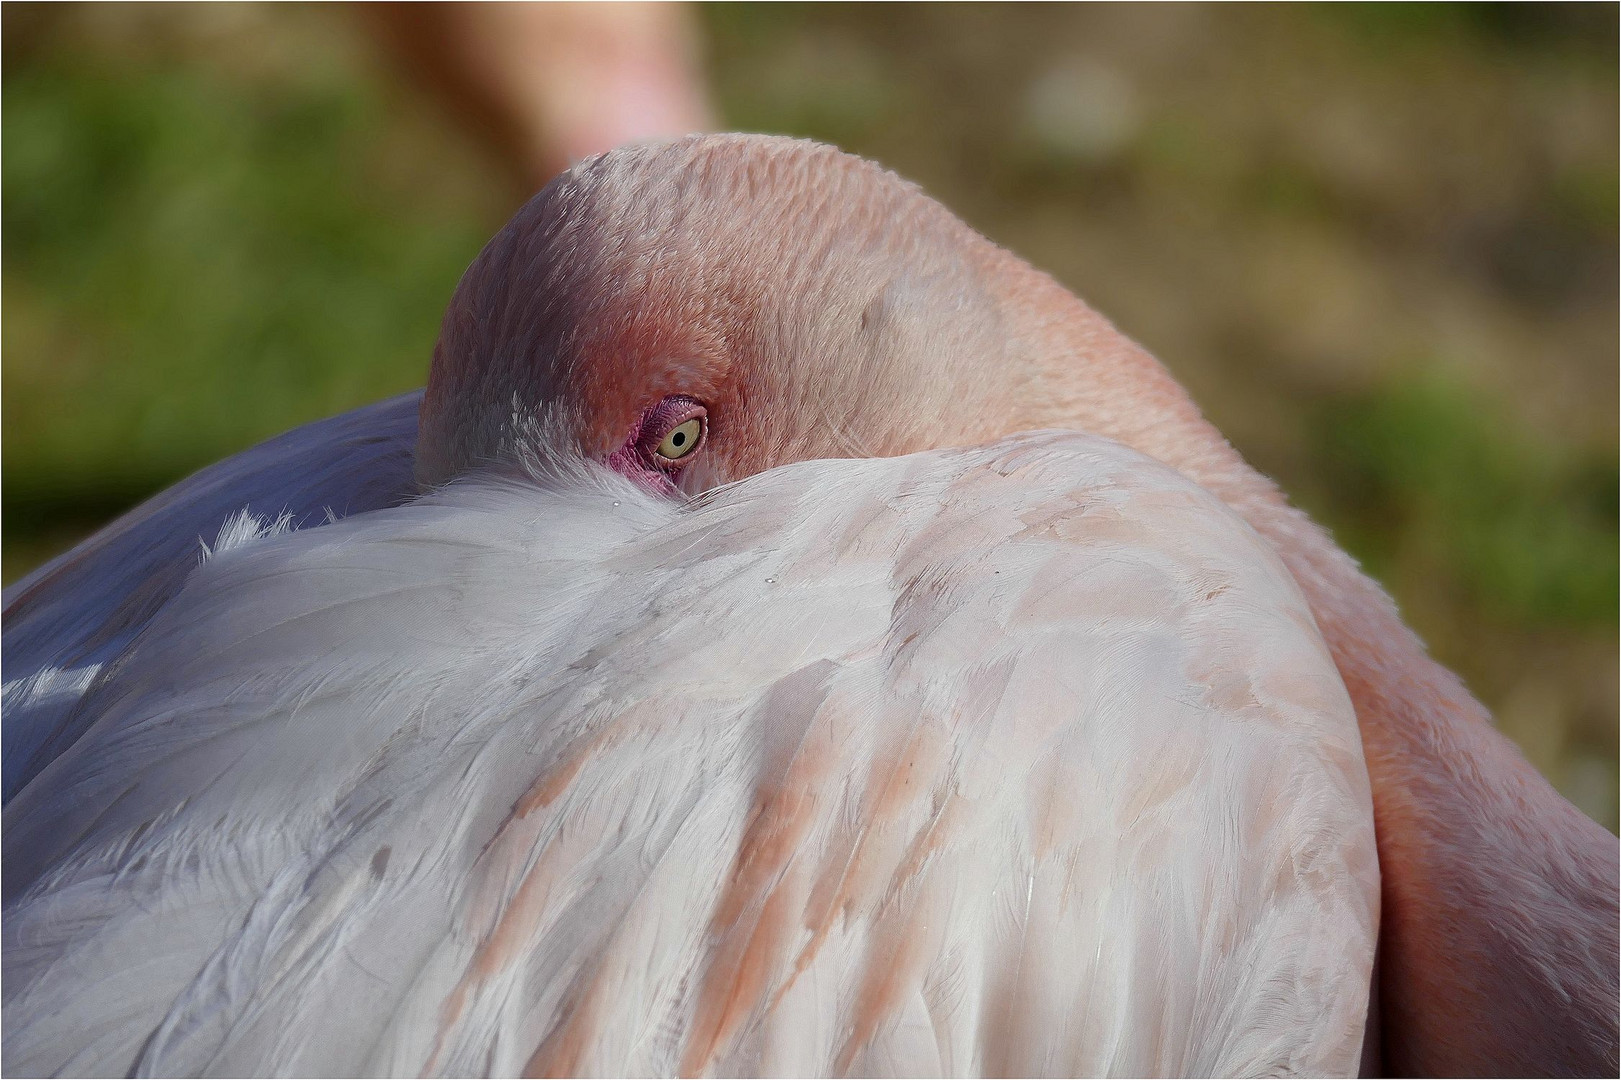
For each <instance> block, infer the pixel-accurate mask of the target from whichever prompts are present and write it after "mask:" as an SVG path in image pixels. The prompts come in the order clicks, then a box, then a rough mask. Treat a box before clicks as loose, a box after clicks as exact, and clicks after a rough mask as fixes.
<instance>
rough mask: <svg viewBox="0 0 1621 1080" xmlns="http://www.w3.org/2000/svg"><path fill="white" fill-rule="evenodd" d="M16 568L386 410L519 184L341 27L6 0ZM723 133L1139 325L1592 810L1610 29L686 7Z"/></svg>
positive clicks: (1362, 19) (8, 469) (1603, 527)
mask: <svg viewBox="0 0 1621 1080" xmlns="http://www.w3.org/2000/svg"><path fill="white" fill-rule="evenodd" d="M0 14H3V18H4V31H5V32H4V48H5V64H4V94H3V98H0V110H3V136H4V151H5V153H4V155H3V159H0V168H3V214H4V232H3V256H4V262H3V274H0V296H3V302H4V312H5V316H6V318H5V320H4V324H3V328H0V335H3V338H0V340H3V349H4V369H3V391H4V393H3V399H0V412H3V443H4V446H3V449H4V455H3V492H0V495H3V508H0V512H3V520H4V531H3V540H4V543H3V555H4V576H5V579H6V580H7V581H11V580H13V579H15V578H16V577H17V576H19V575H20V574H21V573H23V572H26V570H28V569H29V568H30V567H32V566H34V565H36V564H37V563H38V562H40V561H42V560H43V559H44V558H47V557H49V556H50V555H51V554H54V553H55V552H56V551H58V550H61V549H62V548H64V547H65V546H67V545H69V544H71V543H72V542H74V541H75V540H77V539H78V538H80V537H81V536H83V535H85V534H86V533H87V532H89V531H91V530H93V529H94V528H95V527H96V526H97V525H99V524H101V523H102V522H104V521H105V520H107V519H108V518H109V517H111V516H113V515H114V514H116V513H117V512H119V511H121V510H122V509H124V508H126V507H128V506H130V505H132V504H133V503H135V502H137V501H139V500H140V499H142V498H144V497H146V496H147V495H149V494H151V493H152V492H154V491H156V490H159V489H160V488H162V487H163V486H164V485H166V484H168V483H170V482H172V481H174V480H175V479H178V478H179V477H181V476H183V475H185V474H186V473H188V472H190V471H192V470H193V469H195V468H197V467H200V466H201V465H204V464H207V463H208V462H210V461H213V460H216V459H217V458H219V457H222V456H224V455H226V454H229V453H231V452H233V451H235V450H238V449H241V448H243V447H245V446H248V445H251V444H252V443H254V442H256V441H258V440H259V439H262V438H264V437H266V436H269V435H271V434H274V433H276V432H278V431H281V430H284V429H286V428H288V427H291V426H293V425H295V424H298V423H301V422H304V421H307V420H310V419H314V418H317V417H320V416H325V415H330V414H332V413H335V412H338V411H341V410H343V409H346V408H350V407H352V406H355V405H358V404H362V403H364V402H367V401H371V400H375V399H377V398H379V397H382V396H384V395H387V394H390V393H393V392H395V391H398V390H401V389H404V388H407V387H410V386H414V385H418V384H420V382H421V381H422V379H423V377H424V374H425V371H426V367H427V362H428V358H429V355H430V351H431V347H432V342H433V339H434V336H435V333H436V331H437V326H438V320H439V316H440V313H441V312H442V310H443V307H444V304H445V302H446V300H447V299H448V297H449V295H450V292H451V289H452V287H453V286H454V284H455V281H456V279H457V277H458V276H459V274H460V272H461V270H462V268H463V267H464V266H465V265H466V263H467V262H468V261H469V260H470V259H471V258H472V256H473V255H474V254H475V253H476V252H477V250H478V248H479V247H480V245H481V244H482V243H483V241H484V240H485V239H486V238H487V237H488V236H489V235H490V234H491V233H492V232H493V230H494V229H495V228H496V227H498V226H499V224H500V223H501V221H502V220H504V218H505V217H506V216H507V214H508V213H510V212H511V210H512V209H514V208H515V206H516V204H517V202H518V201H519V199H520V198H521V196H522V194H523V193H522V192H520V191H519V190H517V189H516V188H515V187H514V186H513V183H512V181H511V179H510V175H509V174H508V173H507V172H506V171H505V169H504V167H503V166H502V165H501V164H499V163H498V162H496V161H495V160H493V159H492V158H490V157H489V156H487V153H486V151H485V149H484V148H483V147H482V146H481V145H479V144H478V143H477V142H476V141H475V140H474V139H473V138H472V137H471V136H469V135H467V134H466V133H464V132H462V131H460V130H458V127H457V124H456V123H455V122H454V121H453V120H452V119H451V118H449V117H447V116H445V115H443V114H442V113H441V112H439V111H438V107H437V104H436V103H435V102H433V101H431V100H429V99H427V98H425V97H423V96H422V95H421V94H420V93H419V92H418V91H416V90H414V89H412V88H411V87H409V86H407V85H405V84H404V83H403V82H402V81H401V80H400V79H399V78H398V77H397V73H396V72H394V71H392V70H391V69H390V68H389V67H388V66H387V65H385V64H383V63H381V62H380V61H379V60H378V58H377V57H375V56H374V55H373V49H372V45H371V43H370V41H369V39H368V38H367V36H366V35H365V33H364V32H363V27H362V26H361V25H360V24H359V23H358V22H357V21H356V19H355V16H354V13H353V12H352V11H350V10H348V9H344V8H315V7H303V6H299V7H292V6H287V7H274V8H261V7H255V6H236V5H231V6H213V7H202V8H176V7H163V6H159V7H148V8H125V7H121V6H116V5H115V6H98V7H84V8H55V7H46V6H37V5H19V4H8V5H6V6H5V8H4V9H3V12H0ZM702 19H703V22H704V25H705V28H706V32H707V38H708V44H709V52H710V68H711V73H712V77H713V80H714V85H715V89H716V93H717V97H718V99H719V102H720V105H721V108H722V112H723V114H724V115H725V117H726V119H727V121H728V123H729V124H730V125H731V126H734V127H737V128H740V129H751V130H766V131H779V132H786V133H791V134H800V135H809V136H813V137H818V138H823V139H827V140H829V141H833V142H836V143H839V144H840V145H843V146H845V147H846V148H847V149H850V150H853V151H855V152H858V153H864V154H867V155H869V156H872V157H875V158H877V159H879V160H881V161H883V162H885V163H886V164H888V165H890V166H891V167H893V168H895V169H897V171H900V172H902V173H903V174H905V175H908V176H911V177H913V178H914V179H917V180H919V181H920V182H922V183H923V184H924V186H925V187H927V188H928V189H929V190H930V191H931V192H932V193H934V194H935V195H937V196H938V197H940V198H941V199H942V200H943V201H945V202H946V203H947V204H948V205H950V206H952V207H953V208H954V209H956V210H958V211H959V212H960V213H962V214H963V215H964V216H965V217H966V218H968V220H969V221H971V222H972V223H973V224H975V225H976V226H977V227H979V228H980V229H982V230H983V231H985V232H986V233H987V234H988V235H990V236H991V237H992V238H993V239H996V240H998V241H999V242H1001V243H1003V244H1005V245H1007V246H1009V247H1011V248H1013V249H1015V250H1017V251H1019V252H1020V253H1021V254H1024V255H1025V256H1027V257H1029V258H1030V259H1032V261H1034V262H1036V263H1037V264H1038V265H1041V266H1043V267H1045V268H1047V269H1049V270H1051V271H1053V272H1054V273H1055V274H1056V275H1057V276H1059V277H1060V278H1061V279H1062V280H1064V281H1065V282H1066V283H1067V284H1069V285H1070V286H1071V287H1073V288H1074V289H1075V290H1076V291H1077V292H1079V293H1080V294H1081V295H1083V296H1085V297H1087V298H1088V299H1089V300H1090V301H1092V302H1093V303H1094V304H1095V306H1097V307H1099V308H1100V309H1101V310H1103V311H1105V312H1106V313H1108V314H1110V315H1111V317H1113V318H1115V319H1116V321H1117V322H1119V323H1120V324H1121V326H1122V328H1123V329H1125V330H1126V331H1127V332H1128V333H1131V334H1132V335H1133V336H1135V337H1137V338H1138V339H1140V340H1142V341H1143V342H1144V343H1145V344H1147V345H1148V346H1149V347H1150V348H1152V349H1153V350H1154V351H1155V352H1156V353H1157V354H1158V355H1159V356H1161V358H1162V359H1164V360H1165V361H1166V362H1167V363H1168V364H1169V365H1170V366H1171V367H1172V369H1173V370H1175V371H1176V372H1177V374H1178V375H1179V376H1180V377H1181V378H1182V379H1183V380H1184V381H1185V382H1186V383H1187V384H1188V385H1189V387H1190V389H1192V391H1193V392H1194V394H1195V396H1196V397H1197V398H1198V399H1199V400H1200V402H1201V403H1202V404H1203V406H1204V407H1205V408H1206V410H1207V412H1208V413H1209V414H1210V415H1211V417H1212V419H1214V420H1215V422H1216V423H1217V424H1218V426H1220V427H1221V428H1222V429H1223V430H1224V431H1225V432H1226V433H1227V434H1228V436H1229V437H1230V438H1232V439H1233V441H1234V442H1235V443H1236V444H1237V445H1238V446H1239V448H1240V449H1241V450H1243V451H1244V452H1245V454H1246V455H1247V456H1248V457H1249V458H1250V459H1251V460H1252V461H1254V462H1255V463H1256V464H1257V465H1258V466H1259V467H1261V468H1262V469H1263V470H1265V471H1267V472H1269V473H1271V474H1273V475H1275V476H1276V477H1278V479H1279V480H1280V482H1282V483H1283V485H1284V486H1285V488H1287V489H1288V490H1289V491H1290V492H1291V493H1292V494H1293V495H1294V497H1295V498H1296V499H1297V501H1299V502H1300V503H1301V504H1302V505H1303V506H1305V507H1306V508H1307V509H1308V510H1309V511H1311V512H1312V513H1313V515H1314V516H1316V517H1317V518H1318V519H1319V520H1321V521H1323V522H1324V523H1325V524H1327V525H1328V526H1330V527H1331V528H1332V529H1333V530H1334V531H1335V533H1336V536H1337V537H1338V538H1339V539H1340V541H1341V542H1342V543H1343V544H1345V545H1346V547H1347V548H1348V549H1349V550H1351V551H1352V552H1353V553H1354V554H1356V555H1357V556H1358V557H1359V558H1361V559H1362V560H1363V561H1364V563H1365V564H1366V565H1367V566H1368V567H1369V569H1370V570H1371V571H1372V572H1373V573H1374V574H1376V575H1377V576H1378V577H1379V578H1380V579H1381V580H1383V581H1384V582H1385V583H1386V584H1387V586H1388V587H1389V588H1390V589H1391V590H1392V592H1393V593H1394V595H1395V596H1396V597H1397V599H1398V601H1399V602H1400V603H1401V605H1402V607H1403V610H1404V613H1405V614H1406V616H1407V617H1408V619H1409V620H1410V621H1411V622H1412V623H1413V624H1414V626H1415V628H1416V629H1418V630H1419V632H1420V633H1421V634H1422V635H1423V636H1424V637H1425V638H1426V640H1427V641H1428V642H1429V643H1430V644H1431V647H1432V649H1433V650H1434V651H1435V652H1436V654H1437V655H1438V656H1440V658H1441V659H1442V660H1444V661H1445V662H1447V663H1448V664H1450V665H1451V666H1453V667H1454V668H1456V669H1457V670H1458V671H1459V672H1460V674H1462V675H1463V676H1464V678H1465V679H1466V680H1467V681H1468V682H1469V683H1470V685H1471V687H1472V688H1473V689H1474V690H1475V691H1476V692H1477V693H1478V694H1479V695H1480V696H1481V697H1482V699H1483V700H1484V701H1485V702H1486V703H1487V704H1488V705H1489V706H1491V707H1492V708H1493V710H1494V712H1495V713H1496V715H1497V717H1498V722H1499V723H1500V724H1501V726H1502V727H1503V728H1504V729H1505V730H1506V731H1507V732H1508V733H1509V734H1510V735H1512V736H1513V737H1514V738H1515V739H1516V740H1518V741H1519V742H1520V744H1521V745H1522V746H1524V747H1525V749H1526V751H1527V753H1528V754H1529V756H1530V757H1531V758H1532V760H1533V761H1534V762H1535V763H1536V764H1537V766H1538V767H1539V768H1541V769H1543V771H1544V772H1545V773H1547V774H1548V775H1549V776H1550V778H1552V779H1553V780H1554V782H1555V783H1556V784H1558V785H1559V786H1560V787H1561V789H1562V790H1564V791H1565V792H1566V793H1567V794H1568V795H1569V796H1570V797H1571V798H1573V799H1574V800H1575V801H1576V802H1577V803H1578V805H1580V806H1582V807H1583V809H1585V810H1586V811H1587V812H1588V813H1589V814H1591V815H1593V816H1594V817H1596V818H1597V819H1598V820H1600V821H1602V822H1604V823H1605V824H1607V825H1608V826H1609V827H1610V828H1612V829H1614V828H1615V827H1616V817H1617V780H1616V752H1617V751H1616V725H1617V715H1616V692H1617V683H1616V652H1617V570H1616V568H1617V483H1618V481H1617V470H1616V400H1617V387H1616V358H1617V333H1616V315H1617V310H1616V307H1617V305H1616V295H1617V259H1616V251H1617V143H1616V130H1617V93H1616V74H1617V71H1616V60H1615V57H1616V10H1615V9H1614V8H1613V7H1598V6H1595V7H1587V8H1579V7H1558V6H1555V7H1551V8H1544V7H1538V8H1535V9H1533V8H1529V7H1523V8H1522V7H1518V6H1499V5H1484V6H1473V5H1443V6H1432V5H1418V6H1407V5H1369V6H1363V5H1349V6H1337V7H1302V8H1274V7H1262V8H1259V9H1239V8H1190V7H1180V6H1157V5H1156V6H1114V5H1109V6H1080V7H1071V6H1062V7H1060V6H1050V7H1048V6H1043V7H1026V6H1007V7H988V6H983V5H953V6H916V7H896V6H889V5H870V6H866V5H864V6H845V5H833V6H825V7H822V6H818V7H811V6H800V5H782V6H757V5H725V6H716V7H709V8H705V9H703V12H702Z"/></svg>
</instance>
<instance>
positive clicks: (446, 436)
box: [417, 135, 1129, 492]
mask: <svg viewBox="0 0 1621 1080" xmlns="http://www.w3.org/2000/svg"><path fill="white" fill-rule="evenodd" d="M1010 264H1012V265H1016V266H1017V267H1021V268H1022V267H1023V264H1019V263H1017V260H1012V259H1011V257H1010V256H1007V255H1006V253H1004V252H1001V251H1000V250H999V249H997V248H995V247H994V246H993V245H991V244H990V243H989V242H988V241H986V240H985V239H984V238H982V237H980V236H979V235H978V234H977V233H975V232H974V231H973V230H972V229H970V228H968V227H967V226H966V225H964V224H963V223H962V222H960V221H959V220H957V219H956V218H955V217H954V216H953V215H952V214H951V213H949V212H948V211H947V210H945V209H944V208H943V207H941V206H940V205H939V204H937V203H935V202H934V201H932V200H931V199H929V198H927V197H926V196H925V195H923V194H922V193H921V192H920V191H919V190H918V189H917V188H916V187H915V186H913V185H912V184H909V183H907V182H905V181H903V180H901V179H899V178H898V177H896V176H894V175H893V174H891V173H889V172H886V171H884V170H883V169H881V168H879V167H877V166H875V165H873V164H871V163H869V162H866V161H863V160H861V159H859V158H855V157H852V156H850V155H847V154H843V153H840V152H839V151H837V150H834V149H832V148H830V147H826V146H820V145H817V144H814V143H808V142H802V141H797V140H791V139H781V138H771V137H764V136H740V135H718V136H699V137H693V138H688V139H683V140H680V141H677V142H673V143H667V144H663V145H657V146H644V147H635V148H630V149H625V150H618V151H615V152H612V153H609V154H605V155H603V156H601V157H597V158H594V159H592V160H589V161H587V162H584V163H583V164H581V165H579V166H578V167H576V168H575V169H573V170H571V171H569V172H568V173H565V174H564V175H562V176H560V177H558V178H557V179H556V180H555V181H553V182H552V183H551V184H550V185H549V186H548V187H547V188H546V189H545V190H543V191H542V192H540V194H538V195H536V196H535V197H534V198H533V199H532V200H530V202H529V203H528V204H527V205H526V206H524V208H523V209H522V210H521V211H519V213H518V215H517V216H516V217H515V218H513V220H512V221H511V222H510V223H509V224H508V225H507V226H506V227H505V228H504V229H502V230H501V232H500V233H499V234H498V235H497V236H496V237H495V239H493V240H492V241H491V242H490V244H489V245H488V246H487V247H486V248H485V249H484V251H483V252H482V253H481V254H480V255H479V257H478V258H477V259H476V260H475V261H474V263H473V265H472V266H471V267H470V268H469V269H468V271H467V273H466V275H465V276H464V277H463V279H462V281H461V284H460V285H459V286H458V288H457V290H456V294H455V297H454V298H453V300H452V301H451V305H450V308H449V310H448V311H447V312H446V315H445V320H444V325H443V329H442V332H441V336H440V340H439V344H438V347H437V348H436V350H435V353H434V363H433V371H432V375H431V377H430V380H429V384H428V390H427V394H426V396H425V398H424V400H423V405H422V424H421V435H420V440H419V445H418V456H417V475H418V479H419V480H420V481H421V482H422V483H424V484H426V485H432V484H437V483H441V482H443V481H445V480H447V479H450V478H451V477H453V476H455V475H457V474H458V473H460V472H462V471H463V470H465V469H468V468H471V467H475V466H477V465H480V464H484V463H489V462H499V461H503V460H511V459H513V458H515V457H517V456H519V455H526V454H527V455H534V456H538V457H539V458H541V459H542V460H544V459H546V458H548V457H550V458H557V457H562V456H568V455H574V456H584V457H587V458H591V459H594V460H597V461H601V462H605V463H609V464H611V465H612V466H613V467H614V468H616V469H618V470H619V471H621V472H624V473H626V474H627V475H630V476H632V477H634V478H636V479H638V480H639V481H640V482H642V483H644V484H646V485H648V486H650V487H655V488H665V489H669V488H671V487H672V486H673V487H677V488H680V489H682V490H685V491H688V492H695V491H699V490H703V489H705V488H708V487H711V486H713V485H715V484H717V483H724V482H727V481H730V480H735V479H739V478H741V477H744V476H748V475H751V474H753V473H756V472H760V471H763V470H765V469H769V468H772V467H774V466H776V465H779V464H783V463H786V462H789V461H796V460H805V459H810V458H819V457H850V456H867V455H888V454H899V453H909V452H912V451H915V450H920V449H925V448H929V447H936V446H949V445H964V444H970V443H975V442H980V441H984V440H987V439H991V438H994V437H996V436H997V435H999V434H1003V433H1005V432H1007V431H1010V430H1017V429H1019V428H1021V427H1028V426H1039V425H1038V423H1037V422H1033V421H1032V417H1036V418H1037V420H1039V417H1040V414H1041V412H1042V410H1041V409H1040V408H1032V405H1033V404H1036V405H1039V404H1040V402H1041V400H1042V399H1043V397H1044V395H1045V396H1047V397H1051V396H1053V395H1054V394H1057V393H1059V389H1055V388H1053V387H1049V386H1046V385H1044V384H1043V380H1044V379H1045V378H1046V376H1045V375H1044V373H1043V369H1042V367H1041V365H1040V364H1037V363H1035V362H1034V361H1035V360H1036V359H1037V357H1036V355H1035V354H1036V353H1037V352H1039V351H1040V350H1039V349H1037V348H1035V346H1034V345H1033V342H1034V341H1035V339H1036V338H1037V337H1039V336H1040V335H1039V333H1037V334H1035V335H1034V336H1033V335H1032V331H1033V330H1039V327H1038V326H1035V325H1034V324H1037V323H1040V322H1041V317H1040V315H1039V314H1032V313H1031V312H1029V311H1026V310H1021V309H1020V308H1019V306H1018V305H1017V304H1010V303H1009V301H1008V291H1009V282H1008V274H1009V266H1010ZM1024 272H1026V273H1030V274H1032V275H1033V272H1030V271H1028V268H1024ZM1033 276H1035V277H1039V275H1033ZM1041 283H1045V284H1044V286H1042V287H1045V288H1046V289H1048V290H1051V291H1053V292H1055V293H1056V295H1058V296H1060V297H1062V298H1063V300H1064V301H1065V302H1067V303H1068V304H1070V305H1073V306H1074V307H1076V308H1079V309H1080V310H1081V311H1083V312H1084V311H1085V309H1084V308H1081V307H1080V305H1079V304H1078V303H1077V302H1075V301H1074V300H1073V299H1072V298H1069V297H1068V295H1067V294H1064V293H1062V290H1057V289H1056V287H1055V286H1052V285H1051V283H1050V282H1048V281H1046V279H1045V278H1041V282H1040V283H1038V285H1040V284H1041ZM1086 314H1087V315H1088V316H1090V312H1086ZM1092 318H1093V319H1094V320H1095V321H1096V322H1097V323H1098V324H1100V325H1101V326H1102V327H1103V328H1104V329H1105V330H1107V331H1108V333H1109V334H1110V335H1113V337H1114V338H1116V339H1118V338H1119V336H1118V335H1117V334H1114V333H1113V331H1112V328H1108V327H1107V324H1106V323H1102V320H1097V319H1096V318H1095V316H1092ZM1015 324H1018V325H1015ZM1119 340H1121V341H1123V339H1119ZM1128 344H1129V343H1128ZM1049 351H1050V350H1049ZM1046 359H1048V360H1050V359H1051V358H1050V357H1048V358H1046ZM1060 413H1061V410H1060Z"/></svg>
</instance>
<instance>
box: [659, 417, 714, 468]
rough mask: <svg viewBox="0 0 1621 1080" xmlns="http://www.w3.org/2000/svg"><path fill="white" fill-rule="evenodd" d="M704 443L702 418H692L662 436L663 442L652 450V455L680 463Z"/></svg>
mask: <svg viewBox="0 0 1621 1080" xmlns="http://www.w3.org/2000/svg"><path fill="white" fill-rule="evenodd" d="M703 441H704V418H703V417H701V416H694V417H693V418H692V419H690V420H687V421H684V422H682V423H680V424H677V425H676V426H675V427H673V428H671V429H670V433H669V434H668V435H666V436H664V440H663V441H662V442H660V443H659V444H658V446H657V447H656V448H655V449H654V451H653V452H654V453H655V454H657V455H658V456H659V457H661V458H663V459H664V460H665V461H680V460H681V459H682V458H684V457H686V456H687V455H688V454H690V453H692V452H693V451H694V450H696V449H698V444H699V443H701V442H703Z"/></svg>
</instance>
